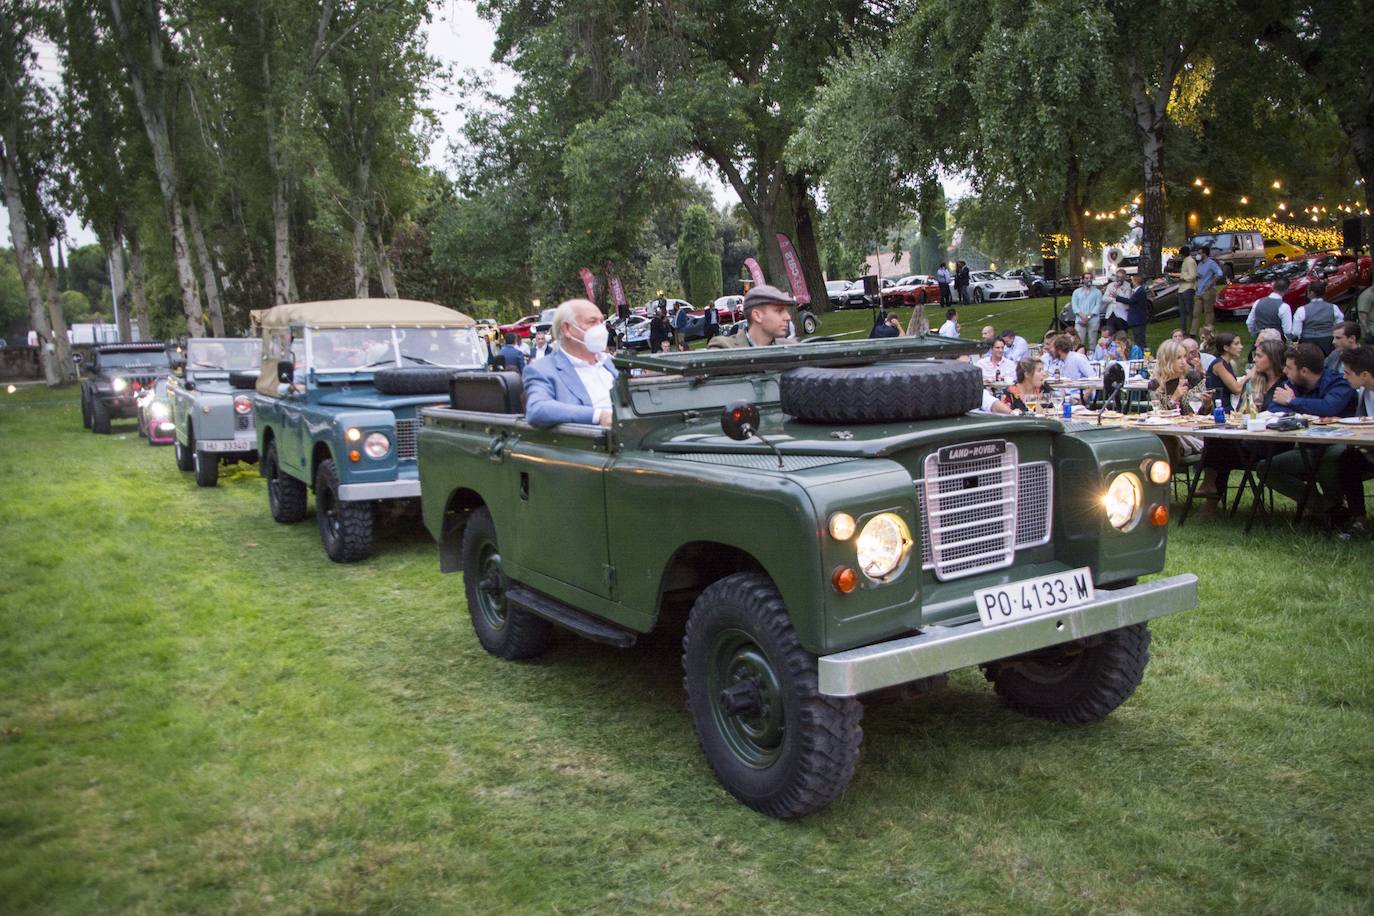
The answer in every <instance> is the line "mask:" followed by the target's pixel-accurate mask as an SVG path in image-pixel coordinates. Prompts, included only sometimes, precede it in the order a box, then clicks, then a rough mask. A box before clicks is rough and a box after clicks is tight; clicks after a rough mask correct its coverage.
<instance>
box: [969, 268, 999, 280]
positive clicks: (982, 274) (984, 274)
mask: <svg viewBox="0 0 1374 916" xmlns="http://www.w3.org/2000/svg"><path fill="white" fill-rule="evenodd" d="M972 276H973V279H975V280H1001V279H1002V275H1001V274H999V273H996V272H994V271H991V270H975V271H974V272H973V274H972Z"/></svg>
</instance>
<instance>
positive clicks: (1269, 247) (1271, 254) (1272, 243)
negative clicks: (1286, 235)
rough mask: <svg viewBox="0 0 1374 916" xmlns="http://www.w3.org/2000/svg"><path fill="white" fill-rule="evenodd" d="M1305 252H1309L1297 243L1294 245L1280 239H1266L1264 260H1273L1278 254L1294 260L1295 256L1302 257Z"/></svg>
mask: <svg viewBox="0 0 1374 916" xmlns="http://www.w3.org/2000/svg"><path fill="white" fill-rule="evenodd" d="M1305 254H1307V252H1305V251H1303V250H1302V249H1301V248H1299V247H1298V246H1297V245H1292V244H1289V243H1288V242H1284V241H1280V240H1279V239H1265V240H1264V260H1266V261H1273V260H1274V258H1275V256H1277V255H1283V256H1284V258H1286V259H1288V260H1292V259H1293V258H1300V257H1302V256H1303V255H1305Z"/></svg>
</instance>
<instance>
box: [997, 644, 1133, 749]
mask: <svg viewBox="0 0 1374 916" xmlns="http://www.w3.org/2000/svg"><path fill="white" fill-rule="evenodd" d="M1149 661H1150V628H1149V627H1148V626H1146V625H1145V624H1143V623H1137V624H1134V625H1133V626H1129V627H1122V628H1121V629H1119V630H1111V631H1110V632H1107V633H1104V634H1102V635H1101V636H1100V637H1097V638H1096V639H1093V640H1088V641H1086V644H1084V643H1070V644H1069V645H1066V646H1056V647H1054V648H1053V649H1049V650H1045V651H1043V652H1034V653H1031V654H1029V655H1023V656H1018V657H1017V658H1009V659H1003V660H1002V661H999V662H993V663H991V664H989V665H985V666H984V667H983V674H984V675H985V676H986V677H987V679H988V680H990V681H992V685H993V687H994V688H995V689H996V690H997V694H998V695H999V696H1000V697H1002V699H1003V700H1004V701H1005V702H1006V704H1007V706H1009V707H1011V708H1012V709H1014V710H1016V711H1017V712H1019V713H1021V714H1023V715H1027V716H1032V717H1034V718H1036V719H1048V720H1050V721H1051V722H1067V723H1069V724H1073V725H1085V724H1087V723H1090V722H1100V721H1101V720H1103V719H1105V718H1106V717H1107V716H1109V715H1110V714H1111V713H1112V711H1113V710H1114V709H1116V708H1117V707H1118V706H1120V705H1121V704H1122V703H1124V702H1126V700H1127V699H1129V698H1130V696H1131V694H1133V693H1135V689H1136V688H1137V687H1139V686H1140V680H1141V678H1142V677H1144V676H1145V666H1146V665H1147V664H1149Z"/></svg>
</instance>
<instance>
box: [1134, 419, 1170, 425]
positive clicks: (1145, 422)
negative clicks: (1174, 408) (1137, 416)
mask: <svg viewBox="0 0 1374 916" xmlns="http://www.w3.org/2000/svg"><path fill="white" fill-rule="evenodd" d="M1140 425H1141V426H1173V425H1174V421H1173V420H1172V419H1171V418H1169V417H1146V418H1145V419H1143V420H1141V421H1140Z"/></svg>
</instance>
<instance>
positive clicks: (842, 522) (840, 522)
mask: <svg viewBox="0 0 1374 916" xmlns="http://www.w3.org/2000/svg"><path fill="white" fill-rule="evenodd" d="M830 536H831V537H832V538H834V539H835V540H837V541H847V540H849V539H850V538H852V537H853V536H854V516H852V515H850V514H849V513H848V512H836V513H835V514H834V515H832V516H830Z"/></svg>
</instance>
